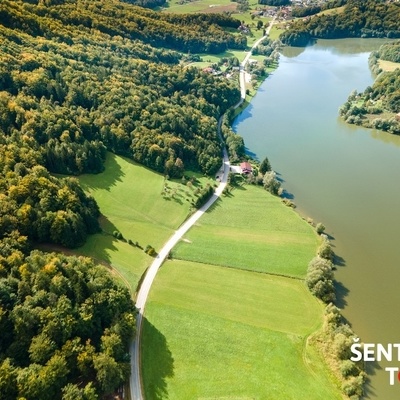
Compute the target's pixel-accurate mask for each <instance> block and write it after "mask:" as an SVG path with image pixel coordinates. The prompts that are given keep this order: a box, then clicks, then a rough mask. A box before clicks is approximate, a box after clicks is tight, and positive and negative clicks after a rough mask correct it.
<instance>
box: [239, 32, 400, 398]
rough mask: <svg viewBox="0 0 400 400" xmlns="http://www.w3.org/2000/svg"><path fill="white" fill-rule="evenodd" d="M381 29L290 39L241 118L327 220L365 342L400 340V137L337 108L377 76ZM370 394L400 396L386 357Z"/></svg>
mask: <svg viewBox="0 0 400 400" xmlns="http://www.w3.org/2000/svg"><path fill="white" fill-rule="evenodd" d="M383 42H384V41H383V40H378V39H342V40H320V41H318V43H317V44H316V45H314V46H312V47H307V48H302V49H294V48H286V49H284V51H283V54H282V56H281V59H280V64H279V67H278V69H277V70H276V71H275V72H274V73H273V75H271V76H270V77H269V78H268V79H267V80H266V81H265V82H264V83H263V84H262V85H261V87H260V89H259V91H258V93H257V95H256V96H255V98H254V99H253V100H252V102H251V104H250V105H249V107H247V108H246V109H245V110H244V111H243V113H242V114H240V115H239V116H238V117H237V118H236V120H235V122H234V125H233V127H234V130H235V131H236V132H237V133H238V134H240V135H241V136H242V137H243V138H244V140H245V143H246V146H247V149H248V152H249V153H250V154H253V155H255V156H256V157H257V158H258V159H260V160H261V159H263V157H265V156H268V158H269V160H270V162H271V164H272V167H273V169H274V170H275V171H276V172H277V173H278V174H279V177H280V178H281V179H282V185H283V188H284V189H285V190H286V191H287V192H288V193H289V194H290V195H291V196H293V201H294V202H295V203H296V205H297V210H298V211H299V213H300V214H302V215H304V216H307V217H311V218H313V220H314V221H315V222H323V224H324V225H325V226H326V228H327V233H328V234H329V235H331V236H332V245H333V246H334V250H335V253H336V254H337V255H338V260H339V266H338V269H337V271H336V272H335V277H336V280H337V295H338V300H337V305H338V306H339V307H341V308H342V310H343V312H342V313H343V315H344V317H345V318H346V319H347V320H348V321H349V323H350V324H351V325H352V327H353V329H354V331H355V332H356V333H357V334H358V335H359V336H360V338H361V340H362V341H363V342H365V343H383V344H387V343H399V342H400V317H399V313H398V311H397V310H398V307H399V304H400V290H399V287H400V211H399V206H400V183H399V179H398V171H400V137H396V136H393V135H390V134H386V133H384V132H379V131H372V130H368V129H364V128H360V127H356V126H350V125H347V124H345V123H344V122H342V121H341V120H340V119H339V117H338V108H339V107H340V106H341V105H342V104H343V103H344V102H345V101H346V99H347V97H348V95H349V94H350V92H351V91H352V90H354V89H356V90H358V91H363V90H364V89H365V88H366V87H367V86H368V85H371V84H372V83H373V80H374V77H373V76H372V74H371V72H370V70H369V67H368V56H369V53H370V52H371V51H372V50H376V49H378V48H379V46H380V45H381V44H382V43H383ZM367 364H368V365H367V374H368V383H367V385H366V388H365V389H366V396H365V398H368V399H384V400H392V399H399V398H400V382H398V381H397V379H396V380H395V383H394V385H389V374H388V372H386V371H385V367H388V366H390V367H400V361H397V360H394V361H392V362H380V363H377V362H368V363H367Z"/></svg>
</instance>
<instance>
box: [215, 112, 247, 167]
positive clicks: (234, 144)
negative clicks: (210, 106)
mask: <svg viewBox="0 0 400 400" xmlns="http://www.w3.org/2000/svg"><path fill="white" fill-rule="evenodd" d="M221 133H222V136H223V138H224V140H225V144H226V146H227V148H228V153H229V159H230V160H231V162H237V161H239V160H241V159H242V158H243V157H244V156H245V154H246V148H245V145H244V140H243V138H242V137H241V136H240V135H237V134H236V133H235V132H233V130H232V128H231V126H230V123H229V117H228V116H227V115H224V117H223V120H222V124H221Z"/></svg>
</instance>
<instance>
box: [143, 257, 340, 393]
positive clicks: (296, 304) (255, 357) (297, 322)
mask: <svg viewBox="0 0 400 400" xmlns="http://www.w3.org/2000/svg"><path fill="white" fill-rule="evenodd" d="M149 300H150V302H149V303H148V305H147V306H146V319H145V323H144V327H143V342H142V344H143V347H142V352H143V353H142V360H143V366H142V367H143V379H144V387H145V398H146V399H152V400H154V399H170V400H174V399H177V400H185V399H187V400H192V399H271V400H274V399H280V400H283V399H284V400H289V399H296V400H302V399H304V400H314V399H315V400H317V399H321V400H330V399H340V398H341V397H340V395H338V393H339V392H338V391H337V389H336V388H335V387H334V386H333V384H332V383H331V381H330V379H329V377H328V375H327V372H326V370H325V367H324V365H323V362H322V360H321V359H320V358H318V357H317V356H316V354H315V353H314V352H313V351H312V349H309V348H308V347H307V346H306V337H307V335H308V334H309V333H310V332H313V331H314V330H316V329H317V328H318V327H319V326H320V324H321V320H322V317H321V315H322V307H321V305H320V304H319V303H318V302H317V300H316V299H315V298H313V297H312V296H311V294H310V293H309V292H308V291H307V289H306V288H305V286H304V283H303V282H302V281H299V280H295V279H290V278H284V277H278V276H272V275H266V274H258V273H255V272H249V271H240V270H233V269H228V268H223V267H218V266H214V265H205V264H197V263H193V262H187V261H176V260H175V261H172V262H171V261H170V262H167V263H166V264H165V265H164V266H163V267H162V269H161V270H160V272H159V275H158V276H157V279H156V282H155V286H154V287H153V288H152V292H151V295H150V299H149Z"/></svg>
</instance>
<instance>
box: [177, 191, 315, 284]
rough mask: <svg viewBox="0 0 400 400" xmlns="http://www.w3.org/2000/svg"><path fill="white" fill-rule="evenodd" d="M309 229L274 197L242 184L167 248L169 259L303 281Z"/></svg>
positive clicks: (309, 254) (310, 252) (310, 245)
mask: <svg viewBox="0 0 400 400" xmlns="http://www.w3.org/2000/svg"><path fill="white" fill-rule="evenodd" d="M318 243H319V241H318V238H317V236H316V235H315V233H314V232H313V228H312V227H311V226H309V225H308V224H307V223H305V222H304V221H303V220H302V219H301V218H300V216H299V215H298V214H297V213H296V212H295V211H293V210H292V209H291V208H289V207H286V206H283V205H282V203H281V201H280V199H279V198H278V197H275V196H272V195H271V194H269V193H268V192H266V191H265V190H263V189H262V188H260V187H255V186H252V185H245V186H242V187H239V188H237V189H235V190H234V191H233V192H232V194H231V197H225V198H222V199H221V200H219V201H218V202H217V203H216V204H215V205H214V206H213V207H212V209H210V210H209V211H208V212H207V213H206V214H205V215H204V216H203V217H202V218H201V219H200V220H199V221H198V222H197V224H196V225H195V226H194V227H193V228H192V229H191V230H190V231H189V232H188V233H187V234H186V235H185V240H184V241H182V242H180V243H179V244H178V245H177V247H176V248H175V249H174V250H173V256H174V258H178V259H185V260H191V261H197V262H204V263H209V264H217V265H221V266H226V267H234V268H240V269H247V270H252V271H258V272H267V273H272V274H278V275H287V276H292V277H298V278H303V277H304V276H305V273H306V269H307V265H308V263H309V261H310V260H311V258H313V256H314V255H315V251H316V248H317V246H318Z"/></svg>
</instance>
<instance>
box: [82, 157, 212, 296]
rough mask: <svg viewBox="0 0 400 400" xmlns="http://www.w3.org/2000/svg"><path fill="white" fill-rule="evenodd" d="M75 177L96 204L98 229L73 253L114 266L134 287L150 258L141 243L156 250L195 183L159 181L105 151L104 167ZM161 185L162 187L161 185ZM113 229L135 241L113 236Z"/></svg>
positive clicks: (180, 216) (186, 206)
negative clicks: (98, 215) (97, 231)
mask: <svg viewBox="0 0 400 400" xmlns="http://www.w3.org/2000/svg"><path fill="white" fill-rule="evenodd" d="M191 175H195V174H191ZM196 178H197V180H198V183H197V184H196V185H197V186H198V185H201V184H205V183H206V182H209V180H208V179H207V178H204V177H201V176H199V175H198V174H197V175H196ZM79 181H80V183H81V185H82V187H83V188H84V190H85V191H86V192H88V193H90V194H91V195H92V196H93V197H94V198H95V199H96V201H97V203H98V205H99V207H100V211H101V213H102V217H101V219H100V221H101V227H102V229H103V232H102V233H100V234H96V235H92V236H90V237H89V238H88V240H87V242H86V244H85V245H84V246H82V247H81V248H79V249H78V250H77V253H79V254H82V255H86V256H90V257H93V258H95V259H96V260H98V261H100V262H104V263H106V264H110V265H112V266H113V267H116V268H117V269H118V271H119V272H120V275H121V276H122V277H123V278H124V279H126V281H127V282H128V283H129V286H130V288H131V289H132V291H133V293H134V292H135V291H136V287H137V284H138V281H139V279H140V277H141V276H142V274H143V272H144V271H145V269H146V268H147V267H148V266H149V265H150V264H151V262H152V258H151V257H149V256H148V255H147V254H145V253H144V251H143V248H145V247H146V246H147V245H151V246H153V247H154V248H155V249H156V251H158V250H159V249H160V248H161V247H162V245H163V244H164V243H165V242H166V241H167V239H168V238H169V237H170V236H171V235H172V234H173V232H174V230H175V229H177V228H178V227H179V226H180V225H181V223H182V222H183V221H184V220H185V219H186V217H187V216H188V215H189V214H190V212H191V206H190V201H191V200H192V199H194V198H195V195H194V191H195V189H196V185H193V187H192V188H189V187H187V186H186V185H184V184H182V183H181V182H174V181H169V180H168V181H165V179H164V176H163V175H161V174H158V173H155V172H154V171H151V170H149V169H147V168H146V167H143V166H142V165H139V164H137V163H135V162H133V161H131V160H128V159H126V158H123V157H120V156H116V155H114V154H112V153H108V154H107V159H106V162H105V171H104V172H102V173H100V174H98V175H89V174H88V175H82V176H80V177H79ZM165 185H167V187H168V192H166V191H163V188H164V187H165ZM114 231H119V232H121V233H122V235H123V237H124V238H125V240H131V241H132V242H133V243H136V242H137V243H138V244H139V246H140V247H137V246H134V245H130V244H128V243H127V242H126V241H122V240H117V239H116V238H115V237H114V236H113V232H114Z"/></svg>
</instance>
